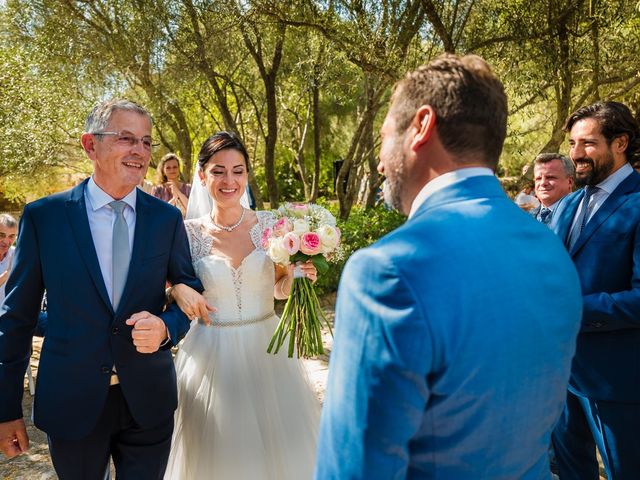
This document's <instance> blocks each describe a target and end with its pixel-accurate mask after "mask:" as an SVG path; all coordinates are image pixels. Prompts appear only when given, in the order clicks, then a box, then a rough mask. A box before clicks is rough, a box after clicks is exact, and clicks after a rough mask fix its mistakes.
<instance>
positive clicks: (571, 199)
mask: <svg viewBox="0 0 640 480" xmlns="http://www.w3.org/2000/svg"><path fill="white" fill-rule="evenodd" d="M583 197H584V189H580V190H578V191H577V192H574V193H572V194H571V195H569V196H568V197H567V198H566V200H565V201H564V202H563V204H561V205H559V206H558V208H560V207H562V209H561V210H559V211H558V215H559V216H558V221H557V222H556V224H555V225H554V228H553V231H554V232H555V233H556V234H557V235H558V237H560V240H562V243H564V244H565V245H567V241H568V240H569V230H571V224H572V223H573V219H574V218H575V216H576V212H577V210H578V205H580V201H581V200H582V198H583Z"/></svg>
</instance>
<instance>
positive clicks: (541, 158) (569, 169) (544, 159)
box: [533, 153, 576, 177]
mask: <svg viewBox="0 0 640 480" xmlns="http://www.w3.org/2000/svg"><path fill="white" fill-rule="evenodd" d="M552 160H560V163H562V168H563V170H564V173H566V174H567V176H568V177H575V176H576V166H575V165H574V164H573V162H572V161H571V159H570V158H569V157H565V156H564V155H560V154H559V153H541V154H540V155H538V156H537V157H536V159H535V160H534V161H533V163H534V164H535V165H542V164H544V163H549V162H551V161H552Z"/></svg>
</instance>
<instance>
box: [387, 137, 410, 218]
mask: <svg viewBox="0 0 640 480" xmlns="http://www.w3.org/2000/svg"><path fill="white" fill-rule="evenodd" d="M388 163H389V166H388V167H385V172H384V173H385V177H386V178H385V188H384V202H385V203H386V204H387V205H388V206H390V207H391V208H393V209H395V210H398V211H399V212H401V213H408V212H404V210H403V208H402V191H403V187H404V184H405V168H404V155H403V154H402V152H401V150H400V149H399V148H398V149H397V150H396V152H395V153H394V155H393V157H392V158H391V159H390V161H389V162H388ZM389 167H391V168H389Z"/></svg>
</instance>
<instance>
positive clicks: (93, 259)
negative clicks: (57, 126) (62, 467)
mask: <svg viewBox="0 0 640 480" xmlns="http://www.w3.org/2000/svg"><path fill="white" fill-rule="evenodd" d="M86 183H87V182H86V181H85V182H83V183H82V184H81V185H79V186H77V187H75V188H74V189H72V190H69V191H66V192H63V193H60V194H56V195H52V196H50V197H46V198H43V199H40V200H37V201H35V202H33V203H31V204H29V205H27V206H26V207H25V209H24V212H23V215H22V218H21V219H20V229H19V236H18V242H17V249H16V257H15V261H14V268H13V271H12V272H11V275H10V278H9V280H8V282H7V297H6V300H5V303H4V306H3V309H2V310H1V311H0V385H2V388H0V421H9V420H14V419H17V418H21V417H22V409H21V399H22V391H23V379H24V373H25V369H26V367H27V363H28V361H29V357H30V352H31V338H32V335H33V332H34V329H35V327H36V323H37V320H38V312H39V309H40V301H41V299H42V295H43V291H44V290H45V289H46V291H47V301H48V306H47V312H48V325H47V332H46V336H45V339H44V344H43V346H42V352H41V357H40V365H39V369H38V382H37V390H36V397H35V405H34V417H35V424H36V425H37V426H38V428H40V429H41V430H44V431H45V432H47V433H48V434H50V435H51V436H53V437H56V438H61V439H70V440H73V439H80V438H82V437H84V436H86V435H87V434H88V433H89V432H90V431H91V429H92V428H93V427H94V426H95V424H96V422H97V419H98V416H99V414H100V413H101V411H102V408H103V406H104V402H105V400H106V398H107V393H108V390H109V380H110V375H111V368H112V366H114V365H115V367H116V368H117V370H118V377H119V379H120V383H121V387H122V391H123V394H124V396H125V398H126V401H127V404H128V405H129V408H130V410H131V414H132V415H133V417H134V419H135V420H136V422H137V423H138V424H139V425H140V426H142V427H150V426H154V425H156V424H159V423H160V422H162V421H166V420H167V418H168V417H169V416H171V415H172V414H173V411H174V410H175V408H176V405H177V391H176V380H175V369H174V366H173V360H172V357H171V352H170V350H169V349H168V348H163V349H161V350H159V351H158V352H155V353H153V354H142V353H138V352H137V351H136V349H135V347H134V345H133V342H132V338H131V329H132V327H129V326H127V325H126V324H125V320H126V319H127V318H129V317H130V316H131V315H132V314H133V313H136V312H140V311H143V310H146V311H148V312H150V313H152V314H154V315H158V316H159V317H161V318H162V320H163V321H164V322H165V324H166V325H167V328H168V330H169V332H170V336H171V339H172V340H173V342H174V343H177V341H178V340H179V339H180V338H181V337H182V336H184V334H185V333H186V332H187V330H188V328H189V321H188V319H187V318H186V316H185V315H184V314H183V313H182V312H181V311H180V310H179V309H178V308H177V307H176V306H175V305H169V307H168V308H167V309H166V310H165V311H163V307H164V303H165V282H166V280H169V281H170V282H172V283H185V284H187V285H189V286H191V287H193V288H195V289H197V290H199V291H202V286H201V284H200V282H199V280H197V278H196V277H195V274H194V272H193V266H192V264H191V255H190V253H189V246H188V243H187V237H186V232H185V229H184V224H183V222H182V217H181V215H180V212H179V211H178V210H177V209H176V208H174V207H172V206H170V205H168V204H166V203H164V202H162V201H160V200H158V199H155V198H153V197H151V196H149V195H147V194H145V193H143V192H142V191H140V190H138V193H137V199H136V227H135V236H134V243H133V249H132V254H131V263H130V267H129V273H128V278H127V283H126V286H125V289H124V292H123V295H122V299H121V301H120V304H119V306H118V309H117V311H113V308H112V306H111V302H110V300H109V296H108V293H107V289H106V287H105V284H104V281H103V279H102V274H101V271H100V267H99V264H98V257H97V255H96V251H95V247H94V244H93V240H92V237H91V230H90V228H89V221H88V218H87V213H86V206H85V198H84V189H85V185H86Z"/></svg>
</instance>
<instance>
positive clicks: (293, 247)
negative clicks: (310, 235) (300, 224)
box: [282, 232, 300, 255]
mask: <svg viewBox="0 0 640 480" xmlns="http://www.w3.org/2000/svg"><path fill="white" fill-rule="evenodd" d="M282 242H283V243H284V248H285V249H286V250H287V252H289V255H295V254H296V253H298V250H300V239H299V238H298V235H296V234H295V233H293V232H289V233H287V234H286V235H285V236H284V238H283V239H282Z"/></svg>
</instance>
